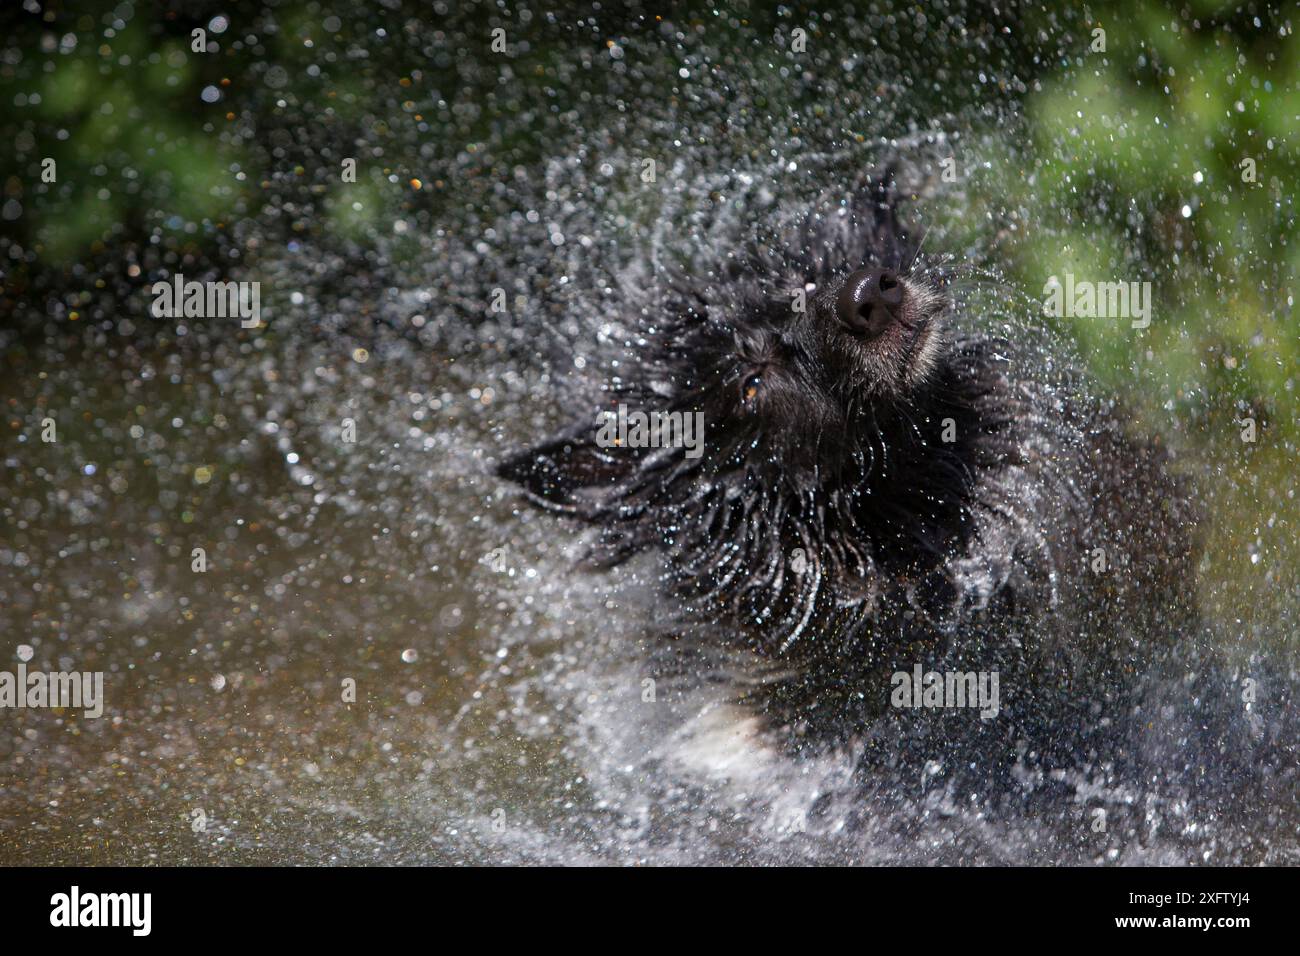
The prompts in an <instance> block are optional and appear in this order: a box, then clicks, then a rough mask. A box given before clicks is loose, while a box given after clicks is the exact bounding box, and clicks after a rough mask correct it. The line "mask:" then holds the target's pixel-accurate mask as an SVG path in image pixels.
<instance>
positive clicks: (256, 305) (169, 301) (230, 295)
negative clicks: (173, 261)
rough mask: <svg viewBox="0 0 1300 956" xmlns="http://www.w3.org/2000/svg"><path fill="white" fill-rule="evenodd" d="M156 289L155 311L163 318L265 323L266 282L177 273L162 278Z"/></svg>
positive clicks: (247, 324)
mask: <svg viewBox="0 0 1300 956" xmlns="http://www.w3.org/2000/svg"><path fill="white" fill-rule="evenodd" d="M150 291H151V292H152V293H153V297H154V299H153V309H152V311H153V314H154V317H155V318H159V319H179V318H187V319H232V318H236V317H238V318H239V320H240V322H239V325H240V327H241V328H245V329H255V328H257V327H258V326H259V325H260V324H261V323H262V283H260V282H197V281H190V282H186V281H185V276H183V275H182V274H181V273H179V272H178V273H176V274H175V275H174V276H172V279H171V281H170V282H166V281H158V282H155V283H154V284H153V287H152V289H151V290H150Z"/></svg>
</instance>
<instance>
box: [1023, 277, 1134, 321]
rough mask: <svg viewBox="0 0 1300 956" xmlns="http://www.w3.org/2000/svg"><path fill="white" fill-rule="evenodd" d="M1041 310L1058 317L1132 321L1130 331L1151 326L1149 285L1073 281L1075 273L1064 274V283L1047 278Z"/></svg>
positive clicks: (1053, 278)
mask: <svg viewBox="0 0 1300 956" xmlns="http://www.w3.org/2000/svg"><path fill="white" fill-rule="evenodd" d="M1043 295H1044V296H1046V299H1045V300H1044V302H1043V307H1044V308H1045V309H1046V310H1047V314H1048V315H1052V316H1056V317H1057V318H1061V317H1065V318H1073V317H1075V316H1078V317H1080V318H1086V319H1091V318H1111V319H1133V323H1132V324H1133V328H1135V329H1145V328H1146V327H1147V326H1149V325H1150V324H1151V283H1150V282H1089V281H1088V280H1087V279H1080V280H1078V281H1075V278H1074V273H1072V272H1067V273H1066V274H1065V284H1064V285H1062V284H1061V280H1060V279H1058V278H1057V277H1056V276H1049V277H1048V279H1047V283H1046V284H1045V285H1044V286H1043Z"/></svg>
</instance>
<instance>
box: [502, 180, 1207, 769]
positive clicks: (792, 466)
mask: <svg viewBox="0 0 1300 956" xmlns="http://www.w3.org/2000/svg"><path fill="white" fill-rule="evenodd" d="M902 202H903V197H901V196H900V189H899V188H898V187H897V186H896V185H895V173H894V171H893V170H889V171H886V172H883V173H876V174H874V175H873V176H872V177H870V178H869V179H867V180H865V181H864V182H862V183H861V184H860V185H858V186H856V187H855V188H853V189H851V190H850V191H848V192H847V193H846V194H843V195H837V196H830V197H828V199H827V200H826V201H825V202H821V203H817V204H815V206H814V207H813V208H810V209H807V210H803V211H799V212H796V213H794V214H791V215H789V216H788V220H789V221H782V222H778V223H776V224H775V225H770V227H769V228H768V229H766V231H765V234H764V235H763V236H761V237H760V238H759V239H757V240H756V241H754V242H752V243H751V244H750V245H749V248H747V249H746V250H744V251H731V252H730V253H729V254H724V255H719V256H718V258H717V261H715V262H702V263H694V264H692V267H691V274H690V275H686V274H684V273H683V272H677V273H675V274H670V275H664V276H661V277H660V279H661V281H659V282H658V283H655V284H652V285H650V287H642V288H639V289H634V290H632V291H628V292H626V293H625V299H624V301H623V302H622V305H621V309H622V310H623V311H624V313H625V315H626V316H627V317H628V318H627V322H628V325H629V326H631V327H633V328H635V330H636V331H635V333H634V334H633V335H631V336H630V338H629V341H630V343H631V346H632V347H631V348H630V349H629V352H628V354H627V356H626V357H625V358H624V360H623V361H622V362H621V364H620V365H619V372H618V374H617V376H616V377H612V378H611V380H610V381H609V382H608V383H607V384H606V385H605V387H604V394H603V396H601V397H600V399H601V400H597V401H593V403H592V406H591V409H590V413H589V414H588V415H582V416H580V417H579V421H578V423H577V424H576V425H575V426H574V427H573V428H572V429H571V430H569V431H567V432H566V433H564V434H562V435H560V436H558V437H556V438H554V439H552V440H550V441H547V442H544V443H543V444H541V445H539V446H538V447H536V448H533V449H531V450H528V451H526V452H523V453H522V454H518V455H516V456H514V457H512V458H509V459H508V460H507V461H505V462H504V463H503V464H502V465H501V466H500V468H499V473H500V474H501V475H502V476H504V477H506V478H508V479H510V480H512V481H515V482H517V483H519V484H520V485H522V486H523V487H524V488H525V489H526V490H527V492H528V494H529V496H530V498H531V499H532V500H533V501H534V502H535V503H537V504H538V505H540V506H542V507H545V508H548V509H551V510H554V511H557V512H561V513H564V514H567V515H571V516H573V517H575V518H578V519H581V520H582V521H585V522H589V523H592V524H595V525H597V526H599V527H600V528H601V529H602V533H601V535H600V541H599V544H598V546H597V554H596V557H597V558H598V559H599V560H600V561H603V562H606V563H611V564H612V563H617V562H620V561H623V560H625V559H627V558H629V557H630V556H632V555H634V554H637V553H639V552H643V551H647V550H653V551H657V552H660V553H661V554H662V555H663V557H664V559H665V565H664V567H665V581H666V584H667V586H668V589H669V592H670V593H671V594H672V595H673V596H674V598H675V599H676V601H675V606H676V607H677V608H679V609H680V610H681V611H682V612H683V613H682V614H680V615H679V620H678V621H677V623H676V625H675V626H676V628H677V629H678V630H677V633H678V635H681V634H690V635H691V640H690V641H689V642H684V643H689V644H690V645H691V646H693V647H695V648H697V649H698V648H703V649H705V650H706V651H717V652H720V654H722V655H723V656H727V657H728V659H729V660H731V661H732V663H731V665H730V666H731V667H733V669H734V668H736V667H737V666H740V667H742V668H744V669H747V672H745V673H742V674H740V675H738V676H742V677H744V678H745V683H747V684H749V685H751V686H754V685H757V686H756V689H755V690H753V691H752V692H751V693H750V694H749V696H750V699H751V700H752V702H753V703H754V704H755V706H757V707H759V708H761V710H762V712H763V713H764V714H765V715H766V716H767V717H768V718H769V721H770V722H771V723H773V724H776V725H778V726H786V727H791V728H795V729H797V730H798V731H799V732H800V735H799V739H800V740H803V741H817V740H821V741H834V742H843V741H845V740H847V739H850V738H852V737H854V736H855V735H857V736H861V735H863V734H864V733H865V731H866V730H867V728H868V727H869V726H870V725H871V724H872V723H873V721H875V720H876V718H878V717H879V716H881V715H882V714H887V713H889V707H888V705H889V702H890V693H891V678H890V675H891V674H895V673H898V672H911V671H912V670H913V668H914V666H915V665H917V664H920V665H922V666H923V668H924V669H925V670H940V671H941V670H960V671H968V670H974V671H980V672H988V671H992V670H997V671H1000V673H1001V687H1002V697H1003V703H1002V711H1003V713H1002V716H1001V717H1000V718H999V721H1000V722H1001V723H998V726H1000V727H1002V728H1004V731H1003V732H998V733H996V734H995V738H996V739H997V740H1000V741H1002V742H1003V743H1004V744H1005V746H1006V747H1007V748H1008V751H1009V749H1010V748H1012V747H1013V746H1014V744H1015V741H1016V740H1017V739H1019V738H1020V737H1021V736H1022V734H1023V733H1024V732H1025V731H1026V730H1029V729H1031V725H1032V723H1033V722H1034V721H1035V720H1036V719H1040V718H1041V716H1042V714H1043V713H1044V712H1045V707H1044V701H1045V700H1047V699H1048V698H1050V700H1051V702H1052V707H1051V710H1052V713H1053V717H1052V718H1051V719H1052V720H1053V721H1054V722H1060V721H1061V720H1063V719H1064V720H1074V719H1075V717H1078V718H1080V719H1083V720H1088V721H1092V722H1096V720H1097V719H1098V718H1099V717H1101V718H1102V719H1103V720H1104V718H1105V716H1106V715H1107V714H1108V713H1109V710H1110V709H1111V708H1114V707H1116V706H1118V703H1119V701H1120V698H1121V697H1122V694H1121V689H1122V688H1123V687H1125V686H1126V684H1130V683H1131V682H1132V675H1133V674H1134V673H1137V672H1139V671H1142V670H1143V669H1144V668H1145V667H1146V666H1147V664H1149V662H1150V660H1151V659H1152V657H1153V655H1154V653H1155V652H1157V651H1158V650H1159V649H1160V648H1161V647H1165V646H1168V645H1169V644H1170V643H1171V642H1173V641H1174V640H1176V639H1177V638H1178V637H1179V636H1180V634H1187V633H1189V632H1190V631H1191V630H1192V629H1194V626H1195V625H1194V620H1195V612H1194V610H1193V609H1192V608H1191V607H1190V606H1189V601H1188V593H1189V590H1190V587H1189V585H1190V582H1191V580H1192V574H1193V566H1194V563H1195V556H1194V548H1193V543H1192V536H1191V534H1190V528H1191V525H1192V522H1193V515H1192V509H1191V508H1190V507H1189V505H1188V502H1187V497H1186V495H1185V493H1184V492H1183V491H1182V490H1181V488H1180V486H1179V484H1178V483H1177V482H1176V481H1174V480H1173V479H1172V478H1171V477H1170V476H1169V475H1168V474H1167V473H1166V468H1165V455H1164V453H1163V452H1162V451H1161V450H1160V449H1159V448H1158V447H1157V446H1155V445H1154V444H1152V443H1149V442H1141V441H1135V440H1133V439H1131V438H1129V437H1128V436H1127V435H1126V434H1125V430H1124V428H1123V427H1122V422H1121V421H1120V416H1119V414H1118V413H1117V412H1116V411H1115V410H1114V409H1113V408H1112V407H1111V404H1112V403H1106V402H1103V401H1100V400H1098V399H1097V398H1096V397H1095V396H1093V395H1090V394H1089V393H1088V392H1087V390H1086V387H1085V384H1084V383H1083V381H1082V379H1081V378H1080V377H1079V376H1078V375H1077V374H1076V373H1075V372H1074V371H1072V369H1071V367H1070V366H1071V363H1070V362H1069V360H1068V358H1067V357H1066V356H1067V353H1066V351H1065V350H1064V348H1063V347H1062V346H1061V344H1060V343H1059V342H1057V341H1055V340H1053V339H1052V338H1051V337H1050V336H1049V335H1047V333H1045V332H1042V331H1041V330H1040V329H1038V328H1037V326H1038V325H1041V324H1042V320H1040V319H1039V318H1038V317H1036V316H1033V315H1032V313H1030V312H1029V310H1028V309H1027V308H1026V307H1025V306H1024V305H1023V304H1017V303H1016V301H1015V298H1014V297H1013V296H1010V295H1008V294H1006V291H1005V289H1003V288H1000V287H997V286H995V285H991V284H990V283H988V282H979V281H974V280H973V279H972V278H971V277H970V275H969V274H968V270H966V269H964V268H963V267H962V266H960V265H958V266H953V265H951V264H945V263H944V262H940V261H935V262H929V261H927V260H926V259H925V258H923V257H921V256H920V255H918V250H917V247H916V242H915V241H914V239H913V238H912V237H911V236H910V235H909V234H908V232H907V231H906V230H905V229H904V228H903V226H902V225H901V224H900V220H899V211H900V207H901V205H902ZM620 405H622V406H624V407H625V408H626V409H632V410H640V411H645V412H652V411H658V412H667V413H679V414H681V415H693V414H695V413H702V415H703V422H704V427H705V443H704V453H703V454H701V455H699V456H698V457H692V456H690V455H688V454H686V453H684V451H683V449H682V448H680V447H629V446H630V445H631V444H633V443H629V444H628V445H613V444H610V443H609V442H607V441H598V436H599V433H600V422H599V420H598V414H600V413H601V412H603V411H611V412H612V411H613V410H615V409H616V408H617V407H618V406H620ZM736 660H743V661H745V662H747V663H745V664H743V665H736V664H735V661H736ZM1063 715H1065V716H1063ZM1069 715H1074V716H1069ZM994 723H997V722H996V721H995V722H994ZM1007 728H1009V729H1007Z"/></svg>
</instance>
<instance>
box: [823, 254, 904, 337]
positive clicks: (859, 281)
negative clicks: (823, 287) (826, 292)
mask: <svg viewBox="0 0 1300 956" xmlns="http://www.w3.org/2000/svg"><path fill="white" fill-rule="evenodd" d="M902 302H903V284H902V283H901V282H900V281H899V278H898V273H897V272H895V271H894V270H893V269H858V270H857V271H856V272H851V273H849V277H848V278H847V279H845V280H844V288H843V289H842V290H841V291H840V298H839V302H837V303H836V314H837V315H838V317H839V320H840V322H842V323H843V324H844V325H845V326H846V327H847V328H848V329H849V330H850V331H852V332H856V333H857V334H859V335H865V336H868V337H870V338H874V337H875V336H877V335H879V334H880V333H881V332H883V331H885V329H887V328H889V326H890V325H892V324H893V322H894V320H895V319H896V318H897V313H898V307H899V306H900V305H901V304H902Z"/></svg>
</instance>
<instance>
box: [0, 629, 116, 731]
mask: <svg viewBox="0 0 1300 956" xmlns="http://www.w3.org/2000/svg"><path fill="white" fill-rule="evenodd" d="M18 656H19V658H20V661H19V664H18V670H17V672H16V673H14V672H11V671H0V708H5V707H11V708H15V709H18V710H21V709H24V708H27V707H32V708H35V707H70V708H72V709H73V710H82V711H84V715H85V716H86V717H88V718H90V719H94V718H96V717H102V716H103V714H104V672H103V671H93V672H91V671H86V672H84V673H79V672H77V671H51V672H50V673H48V674H47V673H45V672H44V671H31V672H30V673H29V672H28V670H27V664H26V661H27V660H29V659H30V657H31V649H30V647H28V646H27V645H24V646H23V647H21V648H19V651H18Z"/></svg>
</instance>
